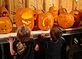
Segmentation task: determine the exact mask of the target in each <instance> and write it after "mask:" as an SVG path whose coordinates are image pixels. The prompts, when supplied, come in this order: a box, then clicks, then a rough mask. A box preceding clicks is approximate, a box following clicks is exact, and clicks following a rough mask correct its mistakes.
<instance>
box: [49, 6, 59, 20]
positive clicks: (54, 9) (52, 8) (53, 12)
mask: <svg viewBox="0 0 82 59" xmlns="http://www.w3.org/2000/svg"><path fill="white" fill-rule="evenodd" d="M49 12H50V13H52V15H53V17H54V19H55V21H57V18H58V8H57V7H55V6H51V7H50V8H49Z"/></svg>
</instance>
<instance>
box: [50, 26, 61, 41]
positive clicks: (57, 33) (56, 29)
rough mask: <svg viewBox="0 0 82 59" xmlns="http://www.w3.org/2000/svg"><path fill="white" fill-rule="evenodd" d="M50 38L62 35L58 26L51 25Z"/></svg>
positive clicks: (53, 38) (54, 38) (57, 37)
mask: <svg viewBox="0 0 82 59" xmlns="http://www.w3.org/2000/svg"><path fill="white" fill-rule="evenodd" d="M50 36H51V38H52V40H57V39H59V38H60V37H61V36H62V31H61V29H60V28H59V27H58V26H53V27H52V28H51V30H50Z"/></svg>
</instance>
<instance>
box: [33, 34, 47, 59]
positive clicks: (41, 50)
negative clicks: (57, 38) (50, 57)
mask: <svg viewBox="0 0 82 59" xmlns="http://www.w3.org/2000/svg"><path fill="white" fill-rule="evenodd" d="M36 46H37V48H38V50H37V51H36V50H35V59H45V56H46V55H45V53H46V49H47V44H46V38H45V34H43V33H42V34H39V35H38V38H37V39H36Z"/></svg>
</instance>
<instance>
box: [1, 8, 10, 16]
mask: <svg viewBox="0 0 82 59" xmlns="http://www.w3.org/2000/svg"><path fill="white" fill-rule="evenodd" d="M0 17H9V12H8V10H7V9H6V8H5V7H0Z"/></svg>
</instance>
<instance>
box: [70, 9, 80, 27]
mask: <svg viewBox="0 0 82 59" xmlns="http://www.w3.org/2000/svg"><path fill="white" fill-rule="evenodd" d="M70 14H72V15H73V16H74V20H75V22H74V25H73V27H78V26H79V23H80V15H79V11H78V10H73V11H71V12H70Z"/></svg>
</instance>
